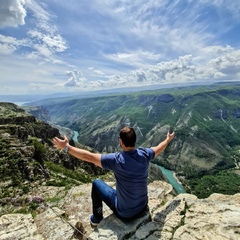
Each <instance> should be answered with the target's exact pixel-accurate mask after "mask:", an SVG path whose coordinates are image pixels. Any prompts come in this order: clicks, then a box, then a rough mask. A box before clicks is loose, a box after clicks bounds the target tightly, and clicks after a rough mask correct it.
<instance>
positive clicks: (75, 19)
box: [0, 0, 240, 95]
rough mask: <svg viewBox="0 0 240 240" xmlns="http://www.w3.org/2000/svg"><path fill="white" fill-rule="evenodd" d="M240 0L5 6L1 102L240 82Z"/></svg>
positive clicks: (0, 32)
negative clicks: (17, 97)
mask: <svg viewBox="0 0 240 240" xmlns="http://www.w3.org/2000/svg"><path fill="white" fill-rule="evenodd" d="M239 12H240V1H238V0H228V1H227V2H226V1H224V0H199V1H193V0H159V1H156V0H149V1H147V0H139V1H131V0H127V1H121V0H120V1H116V0H105V1H101V0H95V1H93V0H83V1H78V0H69V1H57V0H42V1H36V0H8V1H6V0H0V59H1V64H0V74H1V75H0V83H1V88H0V95H11V94H13V95H14V94H38V95H39V94H45V95H46V94H52V93H57V92H69V93H70V92H79V91H92V90H106V89H112V88H122V87H129V88H131V87H138V86H151V85H156V84H163V85H165V84H181V83H193V84H194V83H195V82H198V83H199V82H202V83H205V82H208V83H209V82H221V81H239V80H240V39H239V33H240V31H239V29H240V21H239Z"/></svg>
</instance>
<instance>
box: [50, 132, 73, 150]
mask: <svg viewBox="0 0 240 240" xmlns="http://www.w3.org/2000/svg"><path fill="white" fill-rule="evenodd" d="M52 144H53V146H54V147H55V148H59V149H61V150H64V149H65V148H66V147H67V146H68V145H69V141H68V139H67V137H66V136H65V135H64V136H63V140H62V139H60V138H57V137H55V138H53V139H52Z"/></svg>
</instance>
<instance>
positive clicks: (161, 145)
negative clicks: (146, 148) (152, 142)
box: [151, 131, 175, 157]
mask: <svg viewBox="0 0 240 240" xmlns="http://www.w3.org/2000/svg"><path fill="white" fill-rule="evenodd" d="M174 135H175V133H174V132H172V133H171V134H170V132H169V131H168V133H167V136H166V139H165V140H164V141H162V142H160V143H159V144H158V145H157V146H155V147H151V148H152V149H153V151H154V152H155V157H156V156H157V155H159V154H160V153H161V152H163V151H164V150H165V148H166V147H167V145H168V144H169V143H170V142H171V141H172V139H173V138H174Z"/></svg>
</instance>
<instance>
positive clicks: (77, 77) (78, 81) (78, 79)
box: [64, 69, 85, 87]
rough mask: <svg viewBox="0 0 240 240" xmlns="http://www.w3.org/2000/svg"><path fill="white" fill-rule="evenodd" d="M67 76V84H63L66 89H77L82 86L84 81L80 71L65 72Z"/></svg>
mask: <svg viewBox="0 0 240 240" xmlns="http://www.w3.org/2000/svg"><path fill="white" fill-rule="evenodd" d="M67 76H68V77H69V78H68V80H67V82H66V83H64V86H66V87H79V86H82V83H83V82H84V81H85V78H84V77H83V75H82V73H81V71H78V70H77V69H75V70H73V71H67Z"/></svg>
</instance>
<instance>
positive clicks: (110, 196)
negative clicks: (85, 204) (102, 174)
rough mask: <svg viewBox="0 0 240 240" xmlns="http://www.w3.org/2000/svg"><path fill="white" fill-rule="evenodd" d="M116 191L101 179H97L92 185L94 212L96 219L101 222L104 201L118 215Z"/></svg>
mask: <svg viewBox="0 0 240 240" xmlns="http://www.w3.org/2000/svg"><path fill="white" fill-rule="evenodd" d="M115 198H116V190H115V189H113V188H112V187H110V186H109V185H107V184H106V183H105V182H103V181H102V180H100V179H96V180H94V181H93V183H92V210H93V215H94V216H95V218H97V219H99V220H101V219H102V218H103V211H102V207H103V205H102V201H103V202H105V203H106V204H107V206H108V207H109V208H110V209H111V210H112V211H113V212H114V213H116V208H115Z"/></svg>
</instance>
